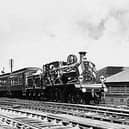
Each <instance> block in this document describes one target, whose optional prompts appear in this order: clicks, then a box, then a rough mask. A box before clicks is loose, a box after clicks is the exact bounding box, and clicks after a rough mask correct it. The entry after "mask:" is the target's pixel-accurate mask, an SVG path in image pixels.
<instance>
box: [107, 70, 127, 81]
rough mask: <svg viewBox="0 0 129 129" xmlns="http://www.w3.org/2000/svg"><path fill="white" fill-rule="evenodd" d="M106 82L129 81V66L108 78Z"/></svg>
mask: <svg viewBox="0 0 129 129" xmlns="http://www.w3.org/2000/svg"><path fill="white" fill-rule="evenodd" d="M106 82H108V83H109V82H129V68H125V69H123V71H121V72H119V73H117V74H114V75H112V76H110V77H107V78H106Z"/></svg>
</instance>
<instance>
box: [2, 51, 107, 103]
mask: <svg viewBox="0 0 129 129" xmlns="http://www.w3.org/2000/svg"><path fill="white" fill-rule="evenodd" d="M79 54H80V59H79V61H78V58H77V56H75V55H73V54H71V55H69V56H68V58H67V61H66V62H64V61H55V62H51V63H49V64H45V65H43V69H40V68H37V67H28V68H23V69H20V70H17V71H14V72H12V73H7V74H2V75H0V96H11V97H22V98H23V97H25V98H29V99H37V100H46V101H56V102H66V103H80V104H93V103H99V102H100V101H101V96H102V94H103V92H104V89H103V85H102V84H96V69H95V64H94V63H92V62H90V61H88V60H87V58H86V52H80V53H79Z"/></svg>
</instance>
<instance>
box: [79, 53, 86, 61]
mask: <svg viewBox="0 0 129 129" xmlns="http://www.w3.org/2000/svg"><path fill="white" fill-rule="evenodd" d="M86 53H87V52H84V51H81V52H79V55H80V63H81V62H82V59H83V57H84V56H85V55H86Z"/></svg>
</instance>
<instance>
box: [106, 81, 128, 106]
mask: <svg viewBox="0 0 129 129" xmlns="http://www.w3.org/2000/svg"><path fill="white" fill-rule="evenodd" d="M106 86H107V88H108V92H107V93H106V95H105V103H106V104H112V105H129V83H127V82H119V83H108V84H106Z"/></svg>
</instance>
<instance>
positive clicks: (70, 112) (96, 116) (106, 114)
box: [0, 99, 129, 129]
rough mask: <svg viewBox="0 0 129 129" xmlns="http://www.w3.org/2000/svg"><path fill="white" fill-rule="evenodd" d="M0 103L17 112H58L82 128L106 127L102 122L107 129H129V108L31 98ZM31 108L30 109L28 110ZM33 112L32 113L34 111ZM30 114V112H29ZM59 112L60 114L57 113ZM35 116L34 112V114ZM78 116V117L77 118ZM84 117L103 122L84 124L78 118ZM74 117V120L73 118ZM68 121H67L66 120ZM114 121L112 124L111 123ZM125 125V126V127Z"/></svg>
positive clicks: (60, 115) (59, 115) (95, 128)
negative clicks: (40, 100) (33, 99)
mask: <svg viewBox="0 0 129 129" xmlns="http://www.w3.org/2000/svg"><path fill="white" fill-rule="evenodd" d="M0 104H3V105H7V107H11V108H8V109H7V110H9V111H10V110H13V111H16V112H19V111H21V112H22V113H23V112H24V113H25V111H26V109H27V111H32V112H33V111H36V112H40V113H41V112H48V113H49V117H50V116H51V117H53V115H50V113H51V114H56V116H58V120H59V118H60V121H61V118H62V116H63V117H64V118H65V120H66V119H67V124H68V123H72V124H73V125H74V126H75V125H79V127H80V128H86V127H87V128H90V127H92V128H94V129H99V128H100V129H104V127H103V126H101V125H102V124H105V125H106V124H107V123H108V124H107V125H106V127H105V129H106V128H107V127H108V128H109V127H110V125H111V126H113V125H115V126H113V128H114V129H115V128H116V127H117V128H122V129H124V128H125V129H127V128H129V110H122V109H116V108H105V107H102V106H91V105H75V104H65V103H54V102H39V101H30V100H26V101H25V100H19V99H14V100H13V99H11V100H10V99H7V100H6V99H5V100H4V99H3V101H2V100H1V101H0ZM4 108H5V107H1V109H3V110H5V109H4ZM28 109H29V110H28ZM32 112H31V113H32ZM28 114H29V113H28ZM57 114H58V115H57ZM33 116H34V114H33ZM73 116H74V117H73ZM77 117H78V118H77ZM69 118H70V120H69ZM73 118H76V119H82V120H81V121H84V119H86V120H88V121H90V120H92V121H94V122H97V121H98V122H97V123H101V122H103V123H102V124H98V125H96V124H93V125H92V123H93V122H90V124H88V125H85V126H84V125H83V124H84V122H83V124H80V123H81V122H80V123H79V122H77V121H78V120H76V119H73ZM71 119H72V120H71ZM65 122H66V121H65ZM111 123H112V124H111ZM124 126H125V127H124Z"/></svg>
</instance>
